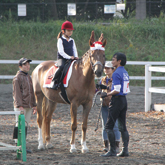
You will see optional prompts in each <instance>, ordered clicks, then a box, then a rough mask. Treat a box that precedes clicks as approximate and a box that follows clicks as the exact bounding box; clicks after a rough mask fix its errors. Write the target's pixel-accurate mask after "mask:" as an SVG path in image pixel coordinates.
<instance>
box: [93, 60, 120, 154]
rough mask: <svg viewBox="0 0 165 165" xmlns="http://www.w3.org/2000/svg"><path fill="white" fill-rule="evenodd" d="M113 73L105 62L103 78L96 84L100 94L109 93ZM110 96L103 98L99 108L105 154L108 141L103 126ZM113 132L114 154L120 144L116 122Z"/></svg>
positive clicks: (113, 69) (109, 65)
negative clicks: (100, 91) (100, 90)
mask: <svg viewBox="0 0 165 165" xmlns="http://www.w3.org/2000/svg"><path fill="white" fill-rule="evenodd" d="M114 71H115V68H114V67H113V65H112V63H111V62H106V63H105V67H104V73H105V75H106V76H105V77H103V78H102V79H101V81H100V84H97V85H96V86H98V88H100V89H102V92H110V91H111V87H112V74H113V72H114ZM111 97H112V96H108V97H106V98H104V100H103V104H102V107H101V117H102V138H103V142H104V149H103V151H105V152H107V151H108V150H109V145H108V144H109V141H108V136H107V133H106V130H105V124H106V122H107V117H108V111H109V103H110V100H111ZM113 131H114V133H115V141H116V142H115V143H116V152H117V153H119V143H120V131H119V129H118V120H116V123H115V125H114V128H113Z"/></svg>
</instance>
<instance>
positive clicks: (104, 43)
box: [102, 39, 107, 47]
mask: <svg viewBox="0 0 165 165" xmlns="http://www.w3.org/2000/svg"><path fill="white" fill-rule="evenodd" d="M106 44H107V40H106V39H105V40H104V42H103V45H102V46H103V47H105V45H106Z"/></svg>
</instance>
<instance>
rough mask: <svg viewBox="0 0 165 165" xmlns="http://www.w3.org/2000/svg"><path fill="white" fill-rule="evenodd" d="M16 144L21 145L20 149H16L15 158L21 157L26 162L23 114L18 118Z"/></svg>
mask: <svg viewBox="0 0 165 165" xmlns="http://www.w3.org/2000/svg"><path fill="white" fill-rule="evenodd" d="M17 146H21V150H17V159H21V154H22V160H23V162H26V138H25V117H24V115H23V114H21V115H19V118H18V142H17Z"/></svg>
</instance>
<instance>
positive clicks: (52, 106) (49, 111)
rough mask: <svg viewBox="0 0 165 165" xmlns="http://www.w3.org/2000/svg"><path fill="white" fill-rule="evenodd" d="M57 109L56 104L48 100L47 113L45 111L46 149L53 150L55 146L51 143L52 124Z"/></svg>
mask: <svg viewBox="0 0 165 165" xmlns="http://www.w3.org/2000/svg"><path fill="white" fill-rule="evenodd" d="M55 108H56V103H55V102H52V101H50V100H48V99H46V107H45V112H44V111H43V127H42V128H43V131H44V133H45V140H46V148H47V149H51V148H53V145H52V144H51V142H50V139H51V137H50V123H51V119H52V114H53V112H54V110H55Z"/></svg>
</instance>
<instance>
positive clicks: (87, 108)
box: [81, 102, 92, 153]
mask: <svg viewBox="0 0 165 165" xmlns="http://www.w3.org/2000/svg"><path fill="white" fill-rule="evenodd" d="M91 106H92V102H89V103H88V104H85V105H83V122H82V139H81V145H82V153H86V152H89V149H88V147H87V146H86V130H87V122H88V115H89V112H90V109H91Z"/></svg>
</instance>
